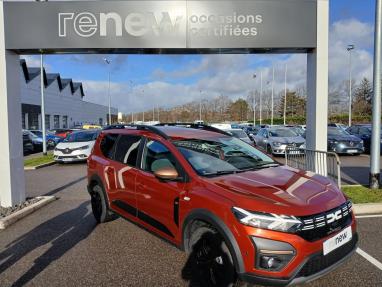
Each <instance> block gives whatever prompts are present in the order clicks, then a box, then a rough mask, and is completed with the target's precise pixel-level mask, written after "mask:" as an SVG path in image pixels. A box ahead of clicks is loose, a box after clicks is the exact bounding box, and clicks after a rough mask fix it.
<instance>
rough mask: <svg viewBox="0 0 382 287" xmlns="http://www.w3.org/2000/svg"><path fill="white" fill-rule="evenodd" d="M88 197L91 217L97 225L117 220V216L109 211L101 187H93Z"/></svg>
mask: <svg viewBox="0 0 382 287" xmlns="http://www.w3.org/2000/svg"><path fill="white" fill-rule="evenodd" d="M90 196H91V205H92V211H93V215H94V218H95V220H96V221H97V222H98V223H104V222H108V221H111V220H114V219H116V218H117V216H116V215H115V214H114V213H113V212H112V211H110V209H109V207H108V204H107V202H106V198H105V194H104V192H103V189H102V187H101V186H99V185H98V184H97V185H95V186H93V188H92V192H91V194H90Z"/></svg>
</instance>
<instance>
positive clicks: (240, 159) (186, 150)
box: [173, 137, 278, 176]
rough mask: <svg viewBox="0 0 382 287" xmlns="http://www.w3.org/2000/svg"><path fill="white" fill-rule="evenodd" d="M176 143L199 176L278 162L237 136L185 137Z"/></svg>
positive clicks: (237, 170)
mask: <svg viewBox="0 0 382 287" xmlns="http://www.w3.org/2000/svg"><path fill="white" fill-rule="evenodd" d="M173 143H174V144H175V146H176V147H177V148H178V149H179V150H180V152H181V153H182V154H183V156H184V157H185V158H186V159H187V161H188V162H189V163H190V164H191V166H192V167H193V168H194V170H195V171H196V172H197V173H198V174H199V175H204V176H211V175H212V176H213V175H220V174H228V173H237V172H242V171H247V170H251V169H252V170H255V169H260V168H266V167H270V166H273V165H278V164H277V163H276V162H274V161H273V160H272V159H271V158H270V157H268V156H267V155H265V154H263V153H262V152H260V151H258V150H257V149H255V148H254V147H252V146H250V145H248V144H246V143H244V142H242V141H241V140H239V139H237V138H234V137H222V138H212V139H184V140H179V141H174V142H173Z"/></svg>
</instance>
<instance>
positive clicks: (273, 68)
mask: <svg viewBox="0 0 382 287" xmlns="http://www.w3.org/2000/svg"><path fill="white" fill-rule="evenodd" d="M274 83H275V66H274V65H272V96H271V108H272V111H271V125H272V126H273V92H274Z"/></svg>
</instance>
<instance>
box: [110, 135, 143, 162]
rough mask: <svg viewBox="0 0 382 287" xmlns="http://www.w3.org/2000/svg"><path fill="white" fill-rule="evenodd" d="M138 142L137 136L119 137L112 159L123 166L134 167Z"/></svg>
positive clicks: (139, 140)
mask: <svg viewBox="0 0 382 287" xmlns="http://www.w3.org/2000/svg"><path fill="white" fill-rule="evenodd" d="M140 142H141V137H139V136H131V135H123V136H121V137H120V138H119V140H118V143H117V147H116V150H115V155H114V159H115V160H116V161H119V162H121V163H123V164H127V165H130V166H136V165H137V158H138V151H139V144H140Z"/></svg>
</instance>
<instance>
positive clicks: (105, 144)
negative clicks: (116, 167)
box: [100, 134, 118, 159]
mask: <svg viewBox="0 0 382 287" xmlns="http://www.w3.org/2000/svg"><path fill="white" fill-rule="evenodd" d="M117 138H118V135H117V134H106V135H105V136H104V137H103V138H102V140H101V144H100V149H101V152H102V154H103V155H104V156H105V157H107V158H110V159H112V157H113V150H114V149H113V148H114V144H115V142H116V141H117Z"/></svg>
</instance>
